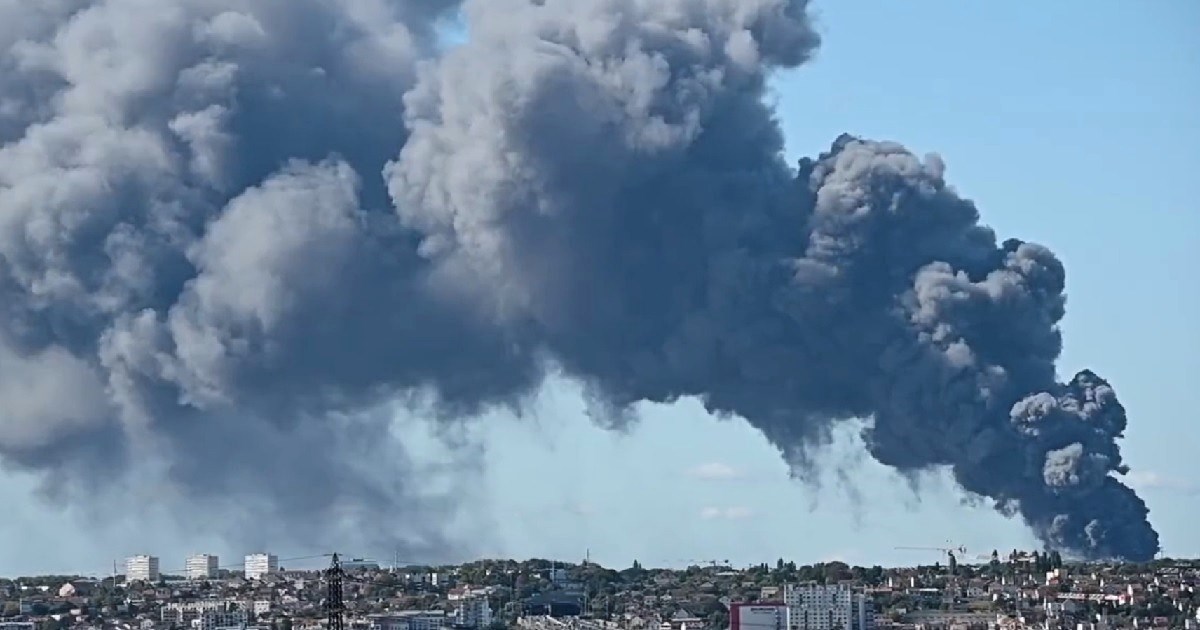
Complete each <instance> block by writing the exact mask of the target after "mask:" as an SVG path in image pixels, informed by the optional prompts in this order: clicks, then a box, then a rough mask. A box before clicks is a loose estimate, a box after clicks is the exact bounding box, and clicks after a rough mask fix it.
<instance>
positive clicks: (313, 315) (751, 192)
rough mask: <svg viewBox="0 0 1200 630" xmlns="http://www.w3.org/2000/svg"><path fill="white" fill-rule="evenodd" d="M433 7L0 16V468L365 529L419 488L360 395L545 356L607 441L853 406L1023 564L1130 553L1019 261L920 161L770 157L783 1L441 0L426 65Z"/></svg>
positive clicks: (787, 26) (126, 0)
mask: <svg viewBox="0 0 1200 630" xmlns="http://www.w3.org/2000/svg"><path fill="white" fill-rule="evenodd" d="M74 4H75V3H71V6H74ZM451 4H453V3H451V2H436V3H422V2H418V1H415V0H414V1H411V2H403V1H400V0H393V1H392V2H387V1H386V0H320V1H317V2H312V3H304V8H303V9H298V8H296V7H297V6H298V5H296V4H294V3H291V2H285V1H284V0H240V1H239V0H220V1H218V0H171V1H170V2H164V1H163V0H156V2H154V3H152V4H147V3H146V2H144V1H140V0H108V1H95V2H92V3H91V6H90V7H89V8H87V9H83V10H74V11H67V10H65V9H64V10H58V8H59V6H60V5H65V3H47V5H46V8H44V9H40V13H39V14H38V15H31V14H30V11H29V10H28V9H25V8H24V6H25V5H24V3H21V8H20V9H19V11H20V12H21V14H22V15H21V16H20V18H21V19H20V20H17V19H16V17H14V18H13V19H12V20H7V19H6V20H4V23H5V24H17V27H16V28H15V29H13V28H11V27H10V28H9V30H8V31H0V45H3V46H4V49H3V50H4V52H3V57H0V60H2V61H0V63H2V64H3V70H4V73H3V75H0V76H3V78H0V90H3V92H2V93H0V97H2V99H0V102H2V103H4V104H5V105H4V107H0V140H2V141H3V142H4V145H3V148H2V149H0V291H3V299H4V302H3V310H2V311H0V312H2V313H3V315H2V318H0V330H2V331H3V332H2V334H0V342H2V343H0V404H2V405H3V407H0V413H3V416H2V421H0V422H2V424H0V452H2V453H3V454H4V458H5V459H6V461H9V462H14V463H18V464H21V465H24V466H26V467H30V468H33V469H37V470H45V471H48V474H49V475H51V476H52V478H53V479H55V480H64V479H65V480H67V481H62V483H63V484H64V485H66V486H67V487H72V486H75V485H77V484H75V483H73V482H72V481H70V480H75V481H78V480H80V479H92V480H94V479H95V477H94V476H91V475H90V472H91V471H94V470H95V469H96V468H95V467H96V466H98V465H100V464H101V463H107V462H110V461H111V460H112V458H113V457H114V456H115V455H116V454H117V453H122V452H123V453H125V454H126V455H130V454H132V453H133V452H134V451H135V450H136V449H146V448H150V447H154V448H157V449H159V451H158V452H163V453H166V454H167V461H168V462H169V465H170V468H169V472H170V478H171V480H172V481H173V482H174V483H175V484H176V485H177V487H178V488H179V489H180V490H181V491H183V492H185V493H186V494H187V495H188V496H191V497H201V498H207V499H208V500H210V501H218V500H220V499H219V497H222V496H225V494H224V493H226V492H228V491H229V489H230V488H231V487H241V488H246V487H248V488H249V490H246V492H247V493H248V494H251V495H253V496H259V497H270V498H271V499H272V501H271V505H272V506H273V508H274V509H276V510H277V511H278V514H277V516H278V515H284V516H286V515H290V514H295V513H300V512H306V513H309V514H311V513H312V512H313V511H315V510H317V511H319V510H320V509H322V508H327V507H332V506H340V507H342V508H344V509H346V510H350V511H351V512H354V510H359V512H356V513H354V514H353V515H352V516H354V515H356V516H357V517H359V518H379V517H388V516H391V515H393V514H405V512H404V508H403V507H395V506H397V505H399V506H404V505H411V504H412V501H413V500H414V495H415V491H414V490H413V487H414V485H413V480H419V479H420V478H421V477H420V475H421V472H420V471H415V470H412V469H411V468H410V467H408V466H406V465H404V463H403V458H401V459H400V461H401V463H400V464H394V465H395V469H394V470H389V471H388V472H391V473H393V475H394V476H393V478H390V479H387V481H386V482H384V481H381V479H383V478H381V477H380V476H379V475H378V471H375V470H367V469H369V468H370V467H369V466H367V467H366V468H367V469H364V467H363V466H362V465H361V457H359V456H360V455H361V454H362V453H363V452H371V453H376V454H380V453H382V452H385V451H386V450H387V449H389V448H399V446H400V445H397V444H395V443H394V442H392V441H390V440H388V439H385V437H384V432H385V430H386V420H385V419H381V418H380V417H379V416H380V412H379V411H378V409H379V406H380V405H381V404H382V403H383V402H384V401H387V400H391V399H395V398H397V397H403V396H407V395H410V394H413V393H417V392H420V393H425V394H430V395H432V396H433V398H434V400H435V401H436V405H435V407H436V411H437V413H439V414H440V415H441V416H444V417H446V418H468V417H470V416H472V415H474V414H475V413H476V412H478V411H479V410H481V409H484V408H487V407H489V406H492V405H501V404H503V405H520V404H521V401H522V399H523V398H524V397H525V396H527V395H528V394H530V393H531V392H534V391H535V390H536V389H537V388H538V387H539V385H540V383H541V382H542V376H543V374H544V372H545V368H546V366H548V365H552V366H553V367H555V368H556V369H561V370H562V371H563V372H564V373H566V374H568V375H569V376H571V377H573V378H577V379H579V380H580V381H582V382H584V383H585V384H586V385H587V386H588V387H589V388H590V389H591V390H592V391H594V392H595V393H596V394H597V395H598V397H599V398H600V400H601V401H602V402H603V403H605V405H604V406H605V407H606V408H607V409H609V410H611V411H612V413H613V416H612V419H614V420H620V419H621V418H623V412H625V411H626V410H627V409H628V408H629V407H630V406H631V405H632V404H633V403H636V402H638V401H641V400H652V401H669V400H674V399H676V398H679V397H682V396H698V397H700V398H702V399H703V400H704V401H706V404H707V405H708V407H709V408H710V409H711V410H712V411H714V412H718V413H728V414H736V415H738V416H741V417H744V418H746V419H747V420H748V421H749V422H750V423H751V424H753V425H754V426H756V427H758V428H759V429H760V430H761V431H762V432H763V433H764V434H765V435H766V436H767V437H768V438H770V439H771V440H772V441H773V442H774V443H775V444H776V445H778V447H779V448H780V450H781V451H782V452H783V453H784V455H785V457H787V458H788V460H789V461H790V462H792V463H793V464H794V465H795V466H797V467H803V466H806V465H807V464H808V461H809V460H808V458H807V455H808V450H809V449H810V448H811V445H812V444H815V443H818V442H819V438H820V436H822V435H825V434H826V433H827V432H828V429H829V427H830V426H831V425H832V424H833V423H836V422H838V421H842V420H846V419H851V418H872V419H873V422H872V425H871V429H870V430H869V433H868V435H867V441H868V444H869V446H870V449H871V452H872V454H873V455H874V456H875V457H876V458H877V459H878V460H879V461H881V462H883V463H885V464H888V465H890V466H893V467H895V468H897V469H900V470H906V471H907V470H915V469H921V468H926V467H930V466H938V465H941V466H948V467H950V468H951V469H952V470H953V472H954V475H955V477H956V478H957V480H958V482H959V483H960V484H961V485H962V487H963V488H964V489H966V490H968V491H970V492H972V493H976V494H979V495H984V496H987V497H991V498H992V499H994V500H995V501H996V504H997V506H998V508H999V509H1001V510H1002V511H1004V512H1005V513H1010V514H1020V515H1021V516H1022V517H1023V518H1024V519H1025V520H1026V521H1027V522H1028V523H1029V524H1030V525H1031V526H1032V527H1033V528H1034V530H1035V531H1036V532H1037V533H1038V535H1039V536H1040V537H1041V538H1042V539H1043V540H1045V541H1046V543H1047V544H1048V545H1050V546H1053V547H1055V548H1059V549H1063V550H1066V551H1069V552H1074V553H1077V554H1080V555H1083V556H1087V557H1108V556H1115V557H1125V558H1130V559H1145V558H1148V557H1150V556H1152V555H1153V554H1154V553H1155V552H1156V551H1157V549H1158V537H1157V534H1156V533H1155V532H1154V530H1153V529H1152V528H1151V526H1150V525H1149V523H1148V521H1147V510H1146V507H1145V505H1144V503H1143V502H1142V501H1141V500H1140V499H1139V498H1138V497H1137V496H1136V495H1135V494H1134V493H1133V492H1132V491H1131V490H1130V489H1129V488H1128V487H1126V486H1124V485H1123V484H1121V483H1120V482H1119V481H1118V480H1117V478H1116V476H1114V474H1115V475H1120V474H1123V473H1124V472H1125V470H1126V469H1125V467H1124V465H1123V464H1122V462H1121V456H1120V453H1119V450H1118V448H1117V446H1116V439H1117V438H1119V437H1120V436H1121V434H1122V432H1123V430H1124V428H1125V415H1124V410H1123V409H1122V407H1121V406H1120V404H1119V403H1118V402H1117V400H1116V398H1115V396H1114V394H1113V391H1112V389H1111V388H1110V387H1109V386H1108V384H1107V383H1105V382H1104V381H1103V380H1102V379H1100V378H1099V377H1097V376H1095V375H1094V374H1092V373H1090V372H1084V373H1081V374H1079V375H1077V376H1076V377H1075V378H1074V379H1072V380H1071V381H1070V382H1069V383H1066V384H1061V383H1059V382H1057V379H1056V374H1055V369H1054V362H1055V360H1056V358H1057V357H1058V354H1059V351H1060V347H1061V339H1060V334H1059V330H1058V328H1057V324H1058V322H1059V320H1060V319H1061V318H1062V316H1063V309H1064V297H1063V290H1064V281H1065V276H1064V271H1063V268H1062V265H1061V263H1060V262H1059V261H1058V260H1057V259H1056V258H1055V257H1054V255H1053V254H1052V253H1051V252H1050V251H1048V250H1047V249H1045V248H1044V247H1041V246H1038V245H1034V244H1030V243H1024V242H1020V241H1014V240H1010V241H1004V242H997V239H996V236H995V235H994V234H993V233H992V231H991V230H990V229H988V228H986V227H983V226H981V225H980V224H979V216H978V213H977V211H976V209H975V207H974V206H973V204H971V203H970V202H969V201H967V200H964V199H962V198H961V197H959V196H958V195H957V194H956V193H955V192H954V191H953V190H952V189H951V188H949V187H948V186H947V185H946V183H945V181H944V179H943V171H944V166H943V164H942V162H941V160H940V159H939V158H937V157H936V156H930V157H927V158H925V159H924V160H921V159H918V158H917V157H915V156H913V155H912V154H910V153H909V152H907V151H905V150H904V149H903V148H902V147H900V146H898V145H895V144H891V143H880V142H871V141H866V140H862V139H858V138H854V137H850V136H844V137H842V138H839V139H838V140H837V141H836V142H835V143H834V144H833V146H832V148H831V150H830V151H829V152H828V153H827V154H824V155H822V156H820V157H819V158H818V159H816V160H806V161H804V162H803V163H801V164H800V165H799V168H798V169H797V168H789V167H788V166H787V165H786V164H785V163H783V162H782V160H781V149H782V140H781V137H780V132H779V127H778V125H777V124H776V122H775V120H774V112H773V111H772V110H771V109H770V108H769V107H768V106H767V105H765V104H764V102H763V94H764V89H765V82H766V80H767V78H768V75H769V74H770V72H771V71H772V70H774V69H778V68H790V67H795V66H798V65H800V64H802V63H804V62H805V61H806V60H808V59H809V57H810V55H811V54H812V53H813V52H814V51H815V49H816V47H817V45H818V38H817V36H816V35H815V33H814V31H813V29H812V26H811V23H810V21H809V17H808V14H807V7H806V2H804V1H802V0H540V1H534V0H468V2H466V4H465V6H464V10H465V14H466V17H467V22H468V24H469V27H470V36H469V38H468V41H467V42H466V43H465V44H463V45H461V46H459V47H456V48H454V49H452V50H451V51H450V52H448V53H446V54H445V55H444V56H442V57H441V58H439V59H431V58H432V56H433V55H434V54H435V53H434V46H433V32H434V29H433V24H434V21H435V20H437V19H438V18H439V16H442V15H443V14H444V10H445V9H446V8H447V7H448V6H449V5H451ZM10 6H14V5H7V4H2V3H0V18H7V17H9V16H7V15H6V14H5V12H6V11H9V12H11V11H14V10H18V9H16V8H9V7H10ZM147 7H154V8H153V9H150V8H147ZM285 7H286V8H285ZM134 31H137V33H139V35H138V36H137V37H134V36H132V35H130V33H132V32H134ZM846 36H852V34H850V35H846ZM422 59H424V60H426V62H424V63H419V60H422ZM389 158H390V161H388V160H389ZM385 162H386V165H385ZM381 170H382V173H383V177H382V178H381V177H380V175H379V174H380V172H381ZM389 197H390V204H391V205H394V207H395V212H387V211H384V210H382V207H383V206H384V205H385V204H386V203H387V202H388V200H389ZM68 394H69V395H68ZM348 423H354V424H355V426H357V427H360V428H361V427H363V426H365V427H367V428H369V429H370V430H371V431H373V432H371V433H368V434H367V435H368V436H369V437H368V438H366V439H361V438H360V439H358V440H355V441H354V442H353V443H350V442H349V441H348V438H347V434H348V433H351V432H348V431H345V430H344V427H346V426H347V424H348ZM353 433H355V434H359V435H361V434H362V432H361V430H360V431H356V432H353ZM318 446H320V447H321V448H320V449H316V447H318ZM312 450H319V452H320V453H323V454H324V455H317V456H315V457H314V456H313V454H312V452H311V451H312ZM264 451H265V452H267V453H268V456H267V460H266V461H264V460H263V455H262V454H261V453H262V452H264ZM300 451H304V456H303V457H301V456H298V455H294V453H297V452H300ZM352 455H353V456H352ZM214 457H216V458H217V459H218V460H219V461H221V462H222V465H221V466H217V467H214V466H211V465H210V464H211V462H212V461H214V460H213V458H214ZM314 460H315V462H316V465H314V463H313V462H314ZM380 505H382V506H384V507H370V508H367V507H365V506H380ZM389 506H390V507H389ZM447 509H448V508H447ZM363 510H365V512H364V511H363ZM426 513H428V511H426ZM442 517H444V514H441V513H438V512H435V513H434V514H433V516H432V517H430V518H427V519H421V520H419V521H418V522H417V524H416V525H413V527H414V529H415V530H417V531H415V534H420V536H418V538H419V539H420V540H423V541H424V542H423V543H422V544H426V545H433V544H437V541H436V536H435V535H434V533H433V532H435V531H436V527H435V526H436V524H437V523H438V518H442ZM406 522H409V523H412V521H411V520H409V521H406ZM421 524H426V525H428V527H425V528H424V529H422V528H421V527H420V525H421ZM431 540H432V541H431Z"/></svg>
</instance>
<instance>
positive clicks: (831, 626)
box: [783, 584, 875, 630]
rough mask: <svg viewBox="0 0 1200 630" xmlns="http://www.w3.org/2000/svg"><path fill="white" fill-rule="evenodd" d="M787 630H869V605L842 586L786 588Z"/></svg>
mask: <svg viewBox="0 0 1200 630" xmlns="http://www.w3.org/2000/svg"><path fill="white" fill-rule="evenodd" d="M783 603H784V605H785V606H786V607H787V629H788V630H873V629H874V627H875V616H874V613H873V612H872V611H871V604H870V601H869V600H868V599H867V596H866V595H865V594H863V593H855V592H854V590H853V589H851V588H850V587H849V586H848V585H845V584H831V585H819V584H806V585H802V586H797V585H792V584H789V585H788V586H787V587H785V588H784V591H783Z"/></svg>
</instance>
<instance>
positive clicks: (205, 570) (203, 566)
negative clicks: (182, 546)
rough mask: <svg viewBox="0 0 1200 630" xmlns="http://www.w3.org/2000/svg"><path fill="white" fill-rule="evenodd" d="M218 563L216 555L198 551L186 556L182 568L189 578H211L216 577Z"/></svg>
mask: <svg viewBox="0 0 1200 630" xmlns="http://www.w3.org/2000/svg"><path fill="white" fill-rule="evenodd" d="M218 564H219V562H218V559H217V556H214V555H210V554H207V553H198V554H196V555H193V556H188V559H187V563H186V564H185V565H184V570H185V572H186V573H187V578H188V579H189V580H211V579H213V578H215V577H217V566H218Z"/></svg>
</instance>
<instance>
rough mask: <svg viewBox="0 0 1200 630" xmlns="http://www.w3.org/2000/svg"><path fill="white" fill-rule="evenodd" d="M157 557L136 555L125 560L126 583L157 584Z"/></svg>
mask: <svg viewBox="0 0 1200 630" xmlns="http://www.w3.org/2000/svg"><path fill="white" fill-rule="evenodd" d="M158 576H159V574H158V557H157V556H147V555H138V556H133V557H130V558H127V559H126V560H125V581H126V582H157V581H158Z"/></svg>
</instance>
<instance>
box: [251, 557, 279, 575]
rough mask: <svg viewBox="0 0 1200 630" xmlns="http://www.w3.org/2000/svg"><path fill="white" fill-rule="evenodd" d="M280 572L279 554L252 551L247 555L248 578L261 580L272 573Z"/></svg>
mask: <svg viewBox="0 0 1200 630" xmlns="http://www.w3.org/2000/svg"><path fill="white" fill-rule="evenodd" d="M278 572H279V556H275V555H272V554H269V553H252V554H250V555H248V556H246V579H247V580H261V579H263V578H264V577H266V576H267V575H268V574H271V573H278Z"/></svg>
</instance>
